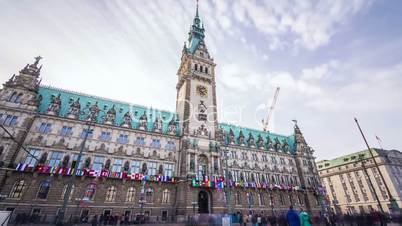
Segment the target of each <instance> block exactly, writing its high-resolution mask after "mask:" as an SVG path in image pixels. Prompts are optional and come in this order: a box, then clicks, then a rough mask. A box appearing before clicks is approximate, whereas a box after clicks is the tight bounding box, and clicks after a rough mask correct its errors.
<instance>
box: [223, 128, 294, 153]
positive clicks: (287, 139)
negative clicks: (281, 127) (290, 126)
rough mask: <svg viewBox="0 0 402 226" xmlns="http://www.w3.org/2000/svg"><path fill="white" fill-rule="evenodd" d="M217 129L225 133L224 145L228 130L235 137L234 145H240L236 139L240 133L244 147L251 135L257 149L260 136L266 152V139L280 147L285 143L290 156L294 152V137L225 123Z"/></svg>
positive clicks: (227, 137)
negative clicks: (277, 143)
mask: <svg viewBox="0 0 402 226" xmlns="http://www.w3.org/2000/svg"><path fill="white" fill-rule="evenodd" d="M219 128H220V129H222V130H223V131H224V133H225V140H226V143H229V142H228V139H229V134H230V130H232V131H233V134H234V137H235V144H236V145H241V144H240V143H239V139H238V138H239V136H240V132H241V133H242V134H243V136H244V145H245V146H248V145H249V144H248V143H247V140H248V139H249V136H250V135H252V137H253V138H254V141H255V146H256V147H257V148H259V147H258V144H257V141H258V137H259V136H261V138H262V139H263V141H264V149H266V150H268V146H267V144H268V142H267V141H268V139H270V140H271V141H272V142H273V143H274V144H275V142H279V143H280V145H283V144H285V143H287V144H288V151H289V152H290V153H292V154H294V152H295V144H294V143H295V141H294V135H290V136H284V135H279V134H275V133H270V132H264V131H260V130H255V129H250V128H245V127H240V126H236V125H231V124H227V123H219ZM276 151H284V150H283V149H279V150H276Z"/></svg>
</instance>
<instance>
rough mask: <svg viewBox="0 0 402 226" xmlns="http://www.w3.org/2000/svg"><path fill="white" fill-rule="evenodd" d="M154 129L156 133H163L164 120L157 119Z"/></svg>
mask: <svg viewBox="0 0 402 226" xmlns="http://www.w3.org/2000/svg"><path fill="white" fill-rule="evenodd" d="M153 127H154V128H153V130H154V132H159V133H160V132H162V120H161V119H160V118H159V117H157V118H156V119H155V122H154V125H153Z"/></svg>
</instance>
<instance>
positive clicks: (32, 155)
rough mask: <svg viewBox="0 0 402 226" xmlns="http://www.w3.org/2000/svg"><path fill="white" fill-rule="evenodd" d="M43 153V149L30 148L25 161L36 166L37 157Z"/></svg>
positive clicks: (31, 165) (30, 165)
mask: <svg viewBox="0 0 402 226" xmlns="http://www.w3.org/2000/svg"><path fill="white" fill-rule="evenodd" d="M41 153H42V151H41V150H38V149H30V150H29V154H28V155H27V158H26V159H25V161H24V163H25V164H28V166H29V167H34V166H35V165H36V163H37V160H36V159H39V156H40V154H41ZM35 158H36V159H35Z"/></svg>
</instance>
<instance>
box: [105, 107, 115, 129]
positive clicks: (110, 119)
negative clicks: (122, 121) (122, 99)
mask: <svg viewBox="0 0 402 226" xmlns="http://www.w3.org/2000/svg"><path fill="white" fill-rule="evenodd" d="M115 120H116V110H115V109H114V105H113V106H112V108H110V109H109V110H108V111H107V112H106V116H105V121H104V123H105V124H107V125H114V122H115Z"/></svg>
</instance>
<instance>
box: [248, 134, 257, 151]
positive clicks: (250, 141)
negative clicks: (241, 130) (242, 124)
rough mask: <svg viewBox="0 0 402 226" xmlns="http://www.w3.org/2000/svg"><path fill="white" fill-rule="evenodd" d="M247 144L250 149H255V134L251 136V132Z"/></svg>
mask: <svg viewBox="0 0 402 226" xmlns="http://www.w3.org/2000/svg"><path fill="white" fill-rule="evenodd" d="M247 144H248V146H249V147H252V148H253V147H255V141H254V136H253V134H251V132H250V133H248V139H247Z"/></svg>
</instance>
